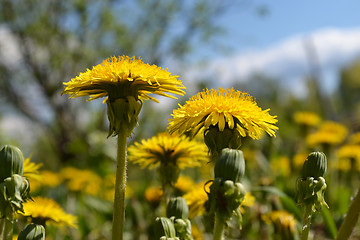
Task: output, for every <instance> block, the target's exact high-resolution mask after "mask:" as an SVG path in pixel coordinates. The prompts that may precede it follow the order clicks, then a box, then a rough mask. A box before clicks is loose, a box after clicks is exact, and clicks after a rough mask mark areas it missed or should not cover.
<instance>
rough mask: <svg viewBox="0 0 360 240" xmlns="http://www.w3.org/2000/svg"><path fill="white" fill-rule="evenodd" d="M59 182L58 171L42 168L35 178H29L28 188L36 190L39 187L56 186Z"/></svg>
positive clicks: (60, 180)
mask: <svg viewBox="0 0 360 240" xmlns="http://www.w3.org/2000/svg"><path fill="white" fill-rule="evenodd" d="M44 180H45V181H44ZM61 183H62V177H61V176H60V175H59V174H58V173H55V172H52V171H48V170H44V171H41V172H40V173H39V175H38V178H37V179H32V180H30V188H31V190H32V191H36V190H37V189H39V188H41V187H56V186H58V185H60V184H61Z"/></svg>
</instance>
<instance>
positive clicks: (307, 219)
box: [301, 205, 312, 240]
mask: <svg viewBox="0 0 360 240" xmlns="http://www.w3.org/2000/svg"><path fill="white" fill-rule="evenodd" d="M311 215H312V206H311V205H307V206H306V207H305V212H304V216H303V222H302V228H301V229H302V231H301V240H307V239H308V238H309V232H310V225H311Z"/></svg>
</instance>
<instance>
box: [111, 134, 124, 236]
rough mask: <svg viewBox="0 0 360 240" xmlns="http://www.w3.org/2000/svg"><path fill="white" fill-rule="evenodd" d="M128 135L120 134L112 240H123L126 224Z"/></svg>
mask: <svg viewBox="0 0 360 240" xmlns="http://www.w3.org/2000/svg"><path fill="white" fill-rule="evenodd" d="M125 189H126V134H125V133H124V134H122V133H121V132H120V133H119V134H118V150H117V166H116V183H115V199H114V216H113V230H112V240H122V239H123V232H124V222H125Z"/></svg>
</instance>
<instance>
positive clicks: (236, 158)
mask: <svg viewBox="0 0 360 240" xmlns="http://www.w3.org/2000/svg"><path fill="white" fill-rule="evenodd" d="M214 172H215V178H221V179H222V180H224V181H225V180H231V181H233V182H240V179H241V178H242V177H243V176H244V173H245V160H244V155H243V152H242V151H241V150H235V149H229V148H225V149H223V150H222V151H221V154H220V156H219V158H218V159H217V160H216V163H215V168H214Z"/></svg>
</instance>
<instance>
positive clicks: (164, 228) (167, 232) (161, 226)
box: [154, 217, 176, 239]
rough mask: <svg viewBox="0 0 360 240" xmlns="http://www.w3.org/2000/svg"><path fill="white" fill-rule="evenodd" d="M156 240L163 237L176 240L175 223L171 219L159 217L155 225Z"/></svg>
mask: <svg viewBox="0 0 360 240" xmlns="http://www.w3.org/2000/svg"><path fill="white" fill-rule="evenodd" d="M154 234H155V239H160V238H161V237H166V238H165V239H168V238H174V237H176V231H175V227H174V224H173V222H172V221H171V220H170V219H169V218H165V217H157V218H156V219H155V223H154Z"/></svg>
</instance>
